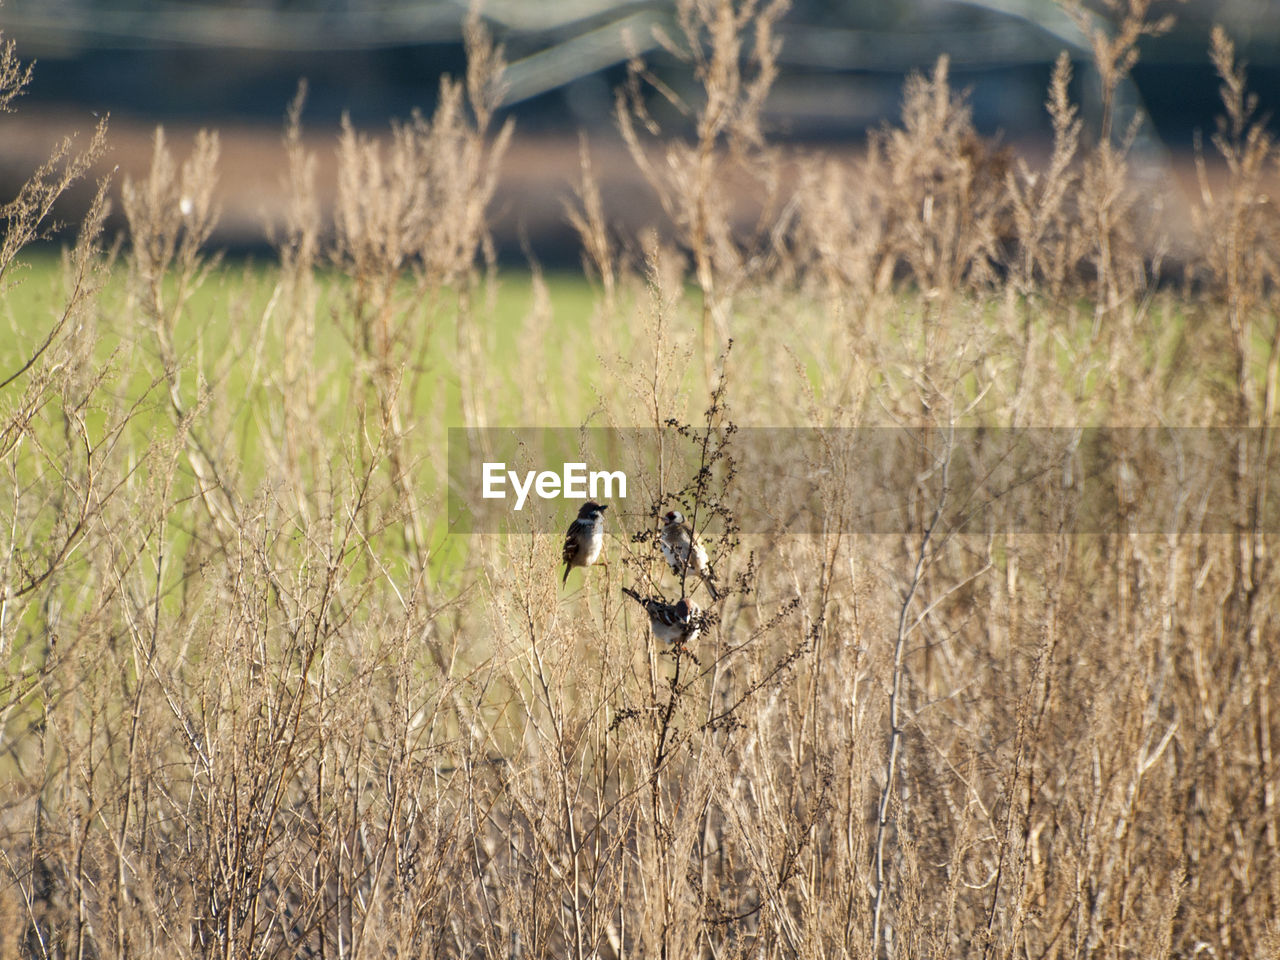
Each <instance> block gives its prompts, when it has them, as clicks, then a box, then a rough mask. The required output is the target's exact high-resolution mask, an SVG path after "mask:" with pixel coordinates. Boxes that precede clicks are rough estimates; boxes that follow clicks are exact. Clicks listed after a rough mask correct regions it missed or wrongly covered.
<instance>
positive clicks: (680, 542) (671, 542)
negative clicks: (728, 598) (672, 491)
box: [658, 510, 720, 600]
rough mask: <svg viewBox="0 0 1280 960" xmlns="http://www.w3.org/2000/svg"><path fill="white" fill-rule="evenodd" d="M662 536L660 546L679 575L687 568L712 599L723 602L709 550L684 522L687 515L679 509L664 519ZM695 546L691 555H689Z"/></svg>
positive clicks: (682, 574) (669, 563)
mask: <svg viewBox="0 0 1280 960" xmlns="http://www.w3.org/2000/svg"><path fill="white" fill-rule="evenodd" d="M662 523H663V526H662V535H661V536H660V537H659V539H658V546H659V547H660V548H661V550H662V555H663V557H665V558H666V561H667V565H668V566H670V567H671V571H672V573H674V574H675V575H676V576H678V577H680V576H684V574H685V568H686V566H687V567H688V569H689V571H690V572H692V573H696V574H697V575H698V577H699V579H701V580H702V582H703V583H705V584H706V585H707V590H708V591H709V592H710V594H711V599H712V600H719V599H720V591H719V590H718V589H717V588H716V575H715V573H714V572H713V571H712V569H711V562H710V561H709V560H708V559H707V548H706V547H704V546H703V545H702V541H701V540H700V539H698V536H697V534H695V533H694V532H693V528H692V527H691V526H689V524H687V523H685V520H684V514H683V513H681V512H680V511H679V510H671V511H669V512H668V513H666V514H664V515H663V517H662ZM690 547H692V554H690Z"/></svg>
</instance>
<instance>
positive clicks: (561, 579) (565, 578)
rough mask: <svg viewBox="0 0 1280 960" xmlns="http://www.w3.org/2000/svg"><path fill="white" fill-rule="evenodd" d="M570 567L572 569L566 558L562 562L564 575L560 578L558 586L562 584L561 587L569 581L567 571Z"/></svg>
mask: <svg viewBox="0 0 1280 960" xmlns="http://www.w3.org/2000/svg"><path fill="white" fill-rule="evenodd" d="M572 569H573V567H571V566H570V565H569V561H568V560H566V561H565V562H564V576H563V577H561V578H560V586H562V587H563V586H564V585H565V584H566V583H568V582H569V571H570V570H572Z"/></svg>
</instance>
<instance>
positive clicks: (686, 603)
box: [622, 587, 702, 644]
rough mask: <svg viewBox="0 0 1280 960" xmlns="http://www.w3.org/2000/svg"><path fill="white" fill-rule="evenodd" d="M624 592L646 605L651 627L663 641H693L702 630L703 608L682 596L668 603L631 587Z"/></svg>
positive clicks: (623, 590)
mask: <svg viewBox="0 0 1280 960" xmlns="http://www.w3.org/2000/svg"><path fill="white" fill-rule="evenodd" d="M622 592H623V593H625V594H626V595H627V596H628V597H630V598H631V599H632V600H634V601H635V602H636V603H638V604H640V606H642V607H644V609H645V612H646V613H648V614H649V629H650V630H652V631H653V635H654V636H655V637H657V638H658V639H659V640H661V641H662V642H663V643H682V644H683V643H693V641H694V640H696V639H698V634H699V632H701V630H702V608H701V607H699V606H698V605H697V604H696V603H694V602H693V601H692V600H689V599H687V598H682V599H680V600H678V601H676V602H675V603H666V602H665V601H663V600H659V599H658V598H656V597H642V596H640V594H638V593H636V592H635V591H634V590H632V589H631V588H630V587H623V588H622Z"/></svg>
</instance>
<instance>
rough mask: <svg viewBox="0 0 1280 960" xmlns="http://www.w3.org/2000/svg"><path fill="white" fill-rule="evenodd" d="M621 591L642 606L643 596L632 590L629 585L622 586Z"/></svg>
mask: <svg viewBox="0 0 1280 960" xmlns="http://www.w3.org/2000/svg"><path fill="white" fill-rule="evenodd" d="M622 592H623V593H625V594H626V595H627V596H628V597H630V598H631V599H632V600H634V601H635V602H636V603H638V604H640V606H642V607H643V606H644V598H643V597H641V596H640V594H638V593H636V592H635V591H634V590H632V589H631V588H630V587H623V588H622Z"/></svg>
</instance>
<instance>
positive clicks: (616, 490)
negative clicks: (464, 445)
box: [481, 462, 627, 510]
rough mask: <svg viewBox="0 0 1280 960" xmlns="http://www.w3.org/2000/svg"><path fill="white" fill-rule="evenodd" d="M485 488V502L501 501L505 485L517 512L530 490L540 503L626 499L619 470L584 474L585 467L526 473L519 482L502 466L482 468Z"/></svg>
mask: <svg viewBox="0 0 1280 960" xmlns="http://www.w3.org/2000/svg"><path fill="white" fill-rule="evenodd" d="M482 469H483V472H484V484H483V487H482V489H481V496H483V497H484V498H485V499H486V500H501V499H504V498H505V497H506V495H507V491H506V486H507V484H508V482H509V483H510V484H511V489H513V490H514V491H515V493H516V509H517V510H521V509H523V508H524V502H525V500H526V499H527V498H528V496H529V492H530V491H531V490H532V491H533V492H534V493H536V494H537V495H538V496H539V497H541V498H542V499H543V500H553V499H555V498H556V497H563V498H565V499H569V500H584V499H586V498H587V497H590V498H591V499H592V500H611V499H614V498H617V499H620V500H624V499H626V496H627V475H626V474H625V473H623V472H622V471H621V470H592V471H589V472H588V470H587V465H586V464H585V463H565V464H561V470H560V472H559V473H556V472H555V471H554V470H542V471H533V470H529V471H528V472H526V473H525V475H524V482H523V483H522V482H521V478H520V475H519V474H517V473H516V471H514V470H508V469H507V465H506V464H505V463H489V462H486V463H484V464H483V465H482Z"/></svg>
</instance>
